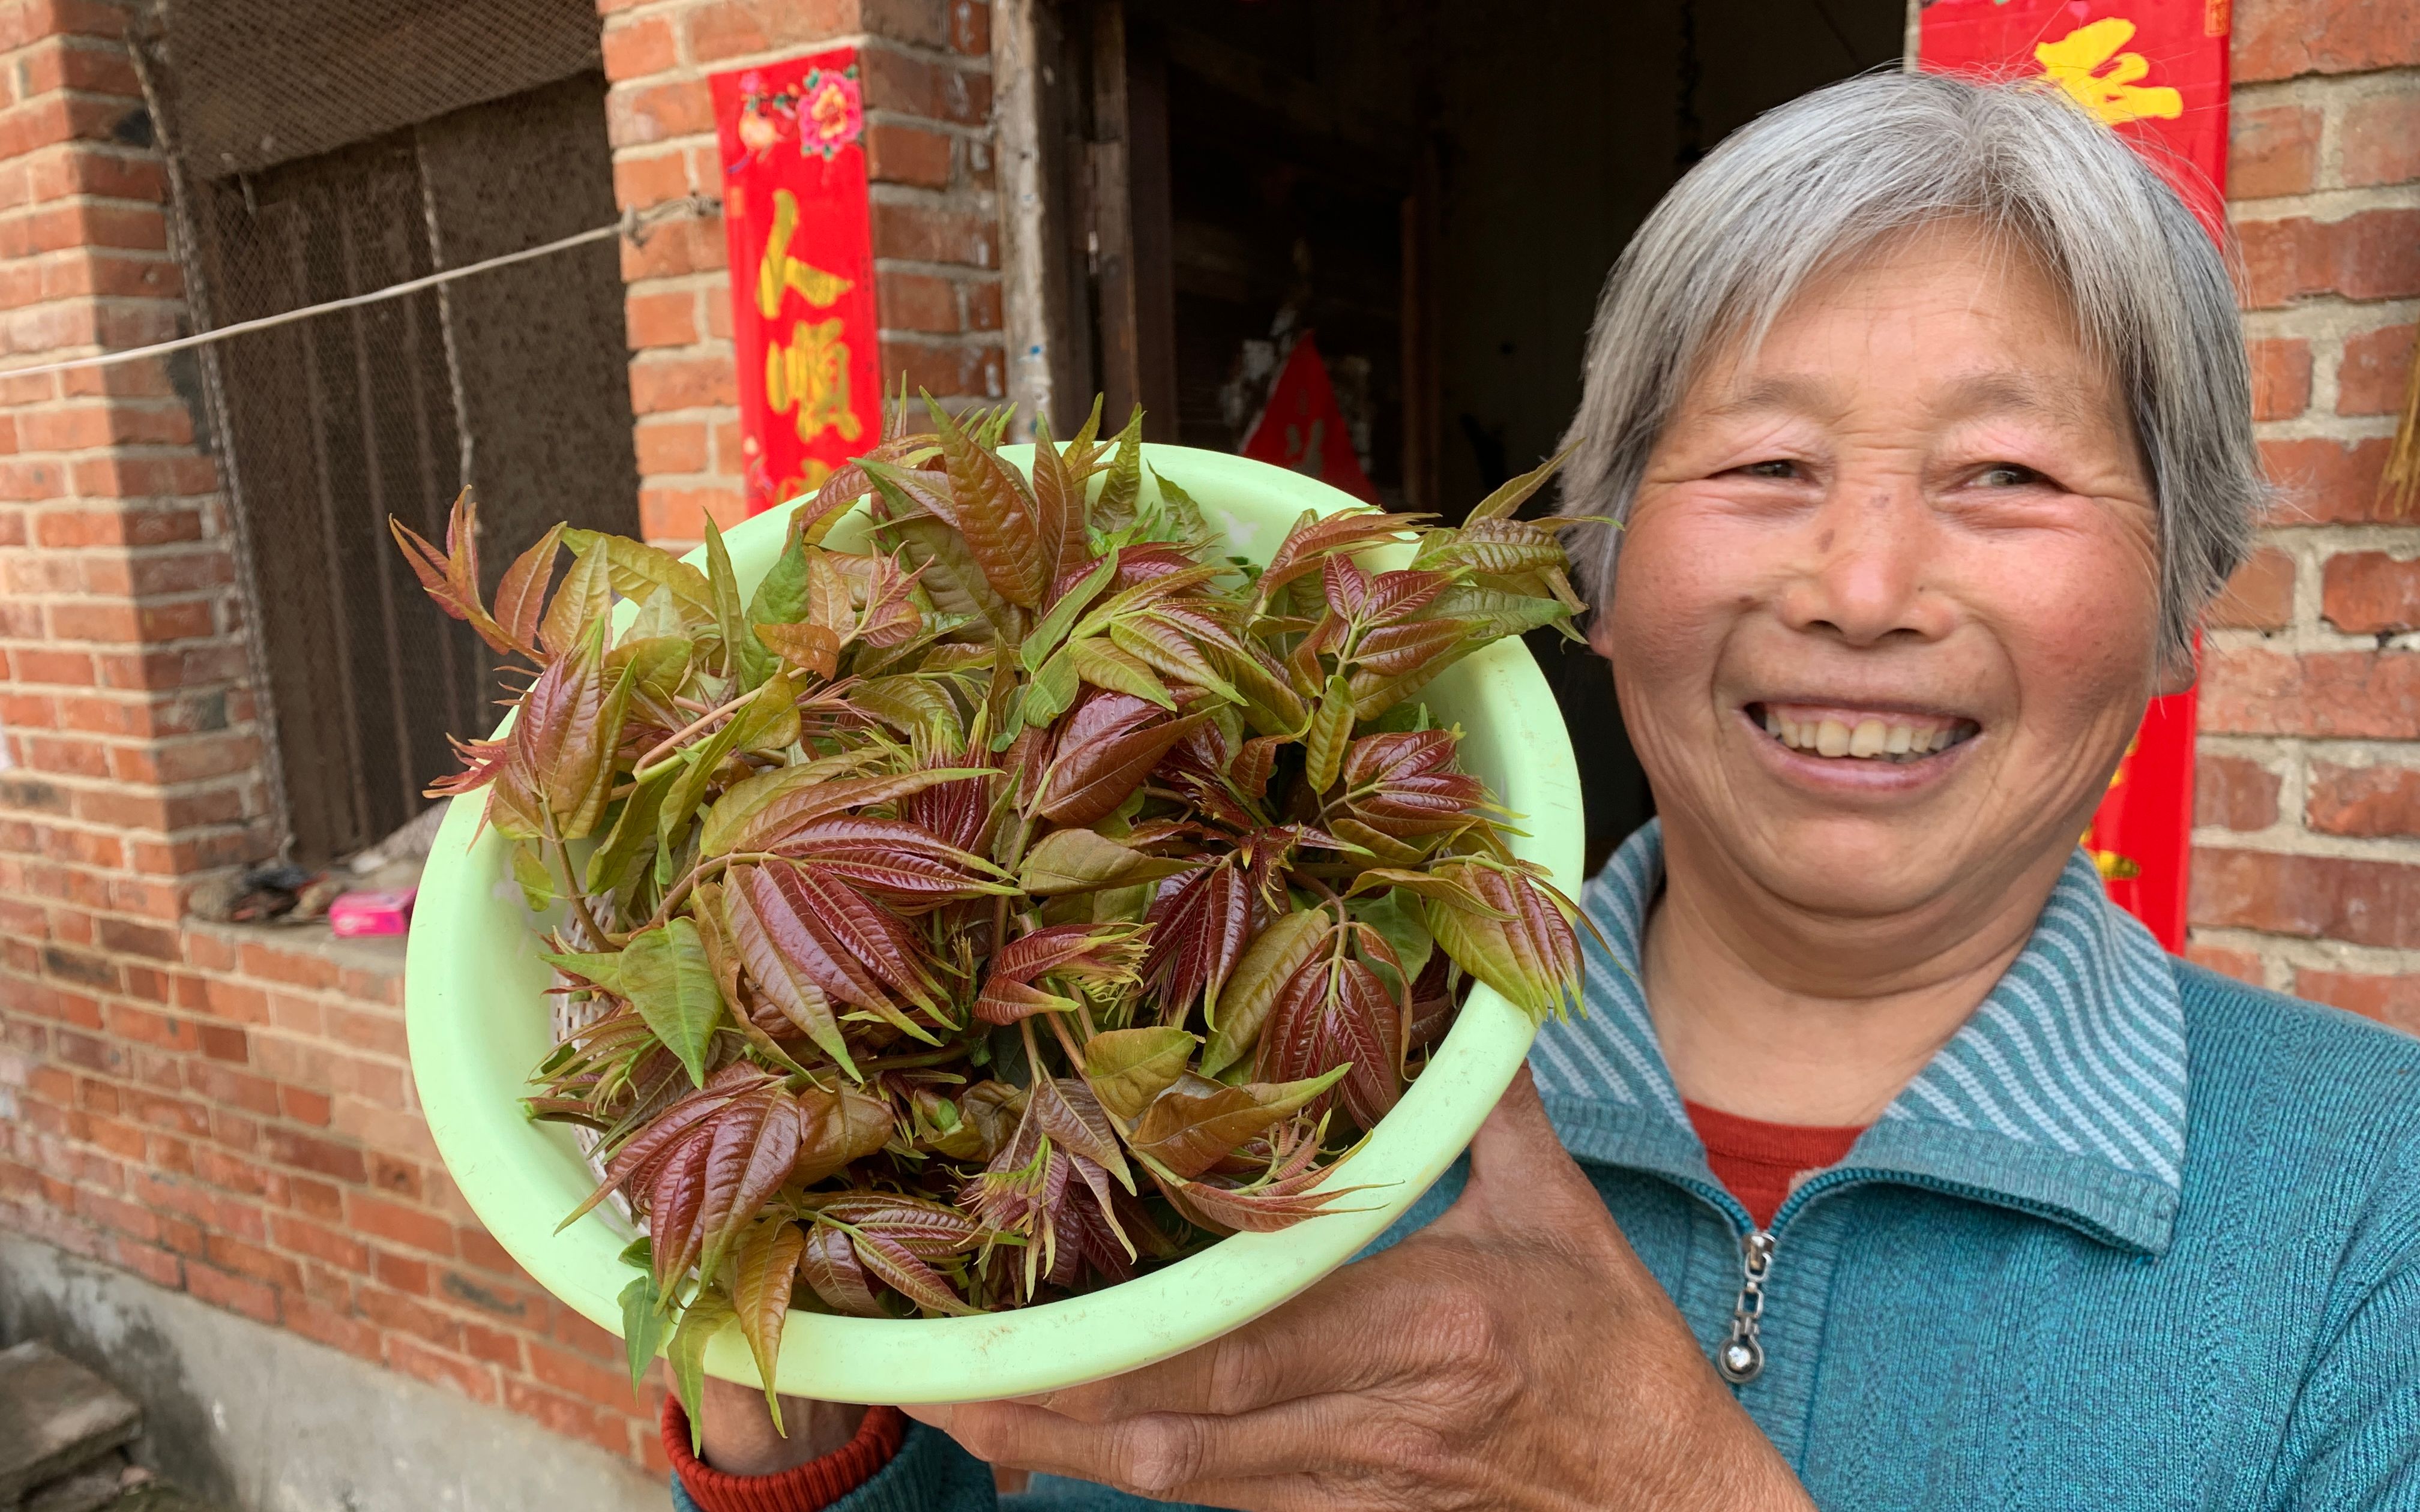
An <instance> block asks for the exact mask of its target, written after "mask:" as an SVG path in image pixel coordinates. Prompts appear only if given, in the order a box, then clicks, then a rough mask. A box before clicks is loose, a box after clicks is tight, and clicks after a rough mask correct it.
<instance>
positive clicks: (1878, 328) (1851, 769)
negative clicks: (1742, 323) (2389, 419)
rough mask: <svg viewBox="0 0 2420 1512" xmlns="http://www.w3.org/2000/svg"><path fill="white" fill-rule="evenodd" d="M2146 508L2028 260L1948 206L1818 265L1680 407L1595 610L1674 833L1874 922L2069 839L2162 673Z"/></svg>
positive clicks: (1999, 882)
mask: <svg viewBox="0 0 2420 1512" xmlns="http://www.w3.org/2000/svg"><path fill="white" fill-rule="evenodd" d="M2155 530H2156V520H2155V515H2154V508H2153V499H2152V489H2151V484H2150V480H2149V476H2148V474H2147V472H2146V470H2145V468H2144V465H2143V461H2142V458H2141V455H2140V453H2139V451H2138V449H2137V447H2136V445H2135V442H2134V438H2133V427H2132V424H2131V422H2130V421H2129V419H2128V416H2127V409H2126V406H2125V404H2124V402H2123V400H2122V398H2121V395H2120V393H2119V392H2118V386H2117V384H2116V382H2115V380H2114V379H2113V378H2112V375H2111V374H2110V373H2109V371H2108V369H2107V364H2106V363H2105V362H2104V361H2102V359H2100V358H2098V357H2096V356H2095V355H2094V354H2092V353H2091V352H2089V351H2087V350H2086V348H2085V347H2083V345H2082V344H2081V342H2080V341H2079V339H2078V337H2077V335H2076V333H2075V331H2074V327H2073V322H2072V321H2071V319H2070V318H2069V316H2068V313H2067V305H2066V302H2065V301H2064V299H2063V297H2062V296H2061V295H2060V293H2059V292H2058V290H2057V288H2056V287H2055V285H2054V284H2053V283H2052V282H2051V281H2050V280H2049V279H2048V278H2046V277H2045V276H2044V275H2043V273H2042V272H2041V270H2040V269H2039V268H2038V267H2037V266H2036V265H2035V263H2034V262H2033V261H2032V259H2031V258H2030V257H2028V256H2026V255H2024V254H2022V253H2019V252H2016V251H2014V250H2012V249H2011V248H2010V247H2009V244H2008V243H2006V242H2003V241H1999V240H1996V239H1990V238H1988V237H1986V236H1984V235H1983V234H1981V233H1979V232H1978V231H1976V230H1973V229H1971V228H1968V227H1966V226H1963V225H1943V226H1936V227H1932V228H1929V229H1927V230H1924V231H1921V232H1918V233H1915V234H1912V235H1907V236H1902V237H1900V238H1898V239H1894V240H1891V241H1887V242H1885V243H1884V244H1883V245H1881V246H1879V247H1877V248H1875V249H1874V250H1873V251H1871V252H1870V253H1869V254H1867V255H1864V256H1862V257H1860V258H1857V259H1855V260H1854V261H1853V262H1851V263H1850V264H1848V265H1847V266H1844V267H1843V268H1842V269H1841V270H1838V271H1837V272H1835V273H1833V274H1830V275H1829V276H1826V277H1824V278H1822V279H1820V280H1818V281H1816V282H1815V283H1813V284H1811V285H1808V287H1807V289H1806V290H1805V291H1804V292H1803V293H1802V294H1801V295H1800V297H1799V298H1798V299H1797V300H1796V301H1795V302H1794V303H1793V304H1792V306H1791V307H1790V308H1789V309H1788V310H1787V311H1785V313H1784V314H1783V315H1782V316H1781V317H1780V318H1779V319H1778V320H1777V321H1776V323H1775V324H1774V326H1773V327H1772V329H1771V330H1770V332H1768V333H1767V334H1766V336H1765V338H1764V339H1763V341H1762V342H1761V344H1760V345H1759V346H1758V347H1756V348H1755V349H1754V350H1752V351H1746V352H1742V351H1740V350H1737V349H1733V350H1732V351H1730V352H1729V353H1728V354H1724V355H1719V356H1717V357H1716V358H1715V359H1714V361H1712V362H1710V363H1707V364H1706V366H1705V369H1704V371H1703V372H1702V373H1701V374H1700V375H1699V377H1698V378H1697V380H1696V381H1695V382H1694V383H1693V384H1692V385H1691V387H1690V388H1689V390H1688V391H1687V393H1685V394H1684V396H1683V399H1682V401H1681V402H1680V404H1679V405H1678V406H1677V407H1676V408H1675V409H1674V411H1673V414H1672V418H1671V420H1670V422H1669V423H1668V425H1667V426H1666V428H1665V432H1664V435H1663V437H1662V439H1661V440H1659V442H1658V444H1657V445H1656V447H1655V449H1654V452H1653V453H1652V455H1651V457H1650V459H1649V462H1648V465H1647V470H1646V473H1645V476H1644V478H1643V480H1642V481H1641V483H1640V485H1639V487H1638V491H1637V498H1636V501H1635V503H1634V506H1633V508H1632V511H1631V515H1630V519H1629V523H1628V526H1627V528H1626V529H1625V531H1624V533H1623V538H1622V543H1621V557H1620V561H1619V565H1618V567H1617V577H1616V581H1615V587H1614V593H1613V595H1612V602H1611V604H1610V606H1609V608H1608V609H1606V612H1604V613H1602V614H1600V615H1599V616H1598V618H1597V624H1596V626H1595V634H1594V640H1595V643H1596V646H1597V649H1598V650H1599V651H1600V652H1602V653H1604V654H1605V655H1606V656H1607V657H1608V659H1610V660H1611V662H1612V664H1613V671H1614V682H1615V686H1616V688H1617V690H1618V692H1619V694H1620V697H1621V709H1622V716H1623V718H1624V720H1625V721H1626V723H1627V725H1628V727H1629V732H1630V735H1631V739H1632V740H1633V742H1634V743H1635V744H1636V746H1637V750H1638V755H1639V760H1640V762H1641V763H1642V764H1644V766H1645V768H1646V771H1647V774H1648V777H1649V779H1650V780H1651V782H1652V785H1653V788H1654V792H1655V798H1656V805H1657V808H1658V810H1659V811H1661V812H1662V813H1663V814H1664V815H1665V816H1666V825H1667V831H1668V841H1669V843H1671V844H1673V845H1674V846H1676V847H1682V846H1685V847H1687V848H1688V849H1689V850H1691V851H1692V852H1693V853H1698V854H1700V855H1702V856H1703V858H1704V860H1705V861H1707V862H1709V863H1712V864H1713V865H1714V866H1716V867H1718V868H1719V869H1720V870H1722V871H1723V872H1728V873H1730V877H1731V878H1732V879H1733V880H1734V881H1735V882H1739V883H1745V884H1749V885H1752V886H1754V887H1758V888H1760V889H1761V890H1762V891H1764V892H1766V893H1768V894H1770V895H1771V896H1773V897H1774V898H1776V899H1777V900H1779V901H1782V902H1784V903H1790V904H1793V905H1795V906H1798V907H1801V908H1806V909H1810V910H1814V911H1817V912H1820V913H1824V914H1836V915H1846V916H1852V917H1860V918H1880V917H1885V916H1890V915H1896V914H1900V913H1906V912H1910V911H1929V910H1939V911H1941V912H1943V913H1944V915H1945V917H1948V918H1958V917H1966V916H1968V915H1969V912H1970V908H1971V907H1973V906H1984V907H1988V906H1989V903H1988V898H1989V897H1990V896H1991V895H1993V894H1994V893H1996V892H1998V891H1999V890H2000V889H2002V888H2003V887H2005V886H2006V885H2007V884H2008V883H2009V882H2010V881H2011V880H2013V879H2014V878H2015V877H2016V876H2017V875H2019V874H2020V873H2024V872H2035V873H2039V872H2040V869H2041V868H2042V867H2044V866H2045V865H2055V862H2053V861H2052V859H2051V858H2052V857H2063V856H2065V854H2066V853H2067V851H2068V850H2069V849H2070V848H2071V847H2072V845H2073V844H2074V842H2075V839H2076V836H2077V835H2078V834H2079V833H2080V832H2081V830H2082V829H2083V827H2084V825H2085V824H2086V821H2087V819H2088V817H2089V815H2090V813H2091V811H2092V809H2093V807H2094V805H2095V804H2096V803H2097V802H2098V800H2099V798H2100V796H2101V794H2102V791H2103V788H2104V785H2105V784H2106V782H2107V780H2108V777H2109V773H2110V770H2111V769H2112V767H2113V766H2114V765H2115V764H2116V763H2117V761H2118V756H2119V755H2120V754H2121V752H2122V751H2123V749H2124V748H2125V744H2126V741H2127V739H2128V737H2129V736H2130V735H2131V734H2132V733H2133V729H2134V727H2135V725H2136V723H2137V722H2138V721H2139V719H2140V718H2141V716H2142V712H2143V706H2144V703H2145V701H2146V698H2147V697H2148V695H2149V693H2150V692H2151V691H2152V690H2153V689H2152V671H2153V668H2154V667H2155V665H2156V663H2157V660H2158V656H2157V644H2158V635H2157V626H2158V606H2157V582H2158V573H2157V568H2156V564H2155V557H2156V549H2155Z"/></svg>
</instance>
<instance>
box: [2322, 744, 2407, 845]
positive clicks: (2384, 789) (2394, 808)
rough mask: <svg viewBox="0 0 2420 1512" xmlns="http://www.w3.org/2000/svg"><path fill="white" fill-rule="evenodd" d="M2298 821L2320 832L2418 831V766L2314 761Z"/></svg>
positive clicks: (2371, 835) (2378, 835) (2384, 834)
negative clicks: (2359, 764)
mask: <svg viewBox="0 0 2420 1512" xmlns="http://www.w3.org/2000/svg"><path fill="white" fill-rule="evenodd" d="M2303 822H2304V824H2306V825H2309V826H2310V827H2311V828H2313V829H2315V830H2318V831H2319V833H2321V834H2323V835H2353V836H2359V837H2362V838H2364V839H2389V838H2397V839H2401V838H2410V837H2413V836H2420V767H2412V766H2398V765H2396V764H2392V763H2387V762H2381V763H2380V764H2377V765H2375V766H2342V765H2338V764H2336V763H2335V762H2325V761H2315V762H2313V763H2312V764H2311V777H2310V790H2309V793H2308V795H2306V796H2305V798H2304V803H2303Z"/></svg>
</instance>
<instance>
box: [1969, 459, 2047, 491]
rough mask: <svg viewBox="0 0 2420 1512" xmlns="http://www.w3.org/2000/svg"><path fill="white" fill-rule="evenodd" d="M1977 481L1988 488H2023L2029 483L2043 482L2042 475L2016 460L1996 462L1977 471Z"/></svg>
mask: <svg viewBox="0 0 2420 1512" xmlns="http://www.w3.org/2000/svg"><path fill="white" fill-rule="evenodd" d="M1975 481H1976V482H1977V483H1979V484H1981V485H1982V486H1985V487H1986V488H2022V487H2024V486H2026V485H2027V484H2033V483H2040V482H2041V481H2042V475H2041V474H2040V473H2039V472H2036V471H2034V470H2033V469H2031V468H2029V467H2021V466H2019V465H2018V464H2017V463H2014V462H1994V463H1993V464H1992V465H1991V466H1990V467H1987V468H1985V469H1984V470H1983V471H1980V472H1978V473H1977V474H1976V475H1975Z"/></svg>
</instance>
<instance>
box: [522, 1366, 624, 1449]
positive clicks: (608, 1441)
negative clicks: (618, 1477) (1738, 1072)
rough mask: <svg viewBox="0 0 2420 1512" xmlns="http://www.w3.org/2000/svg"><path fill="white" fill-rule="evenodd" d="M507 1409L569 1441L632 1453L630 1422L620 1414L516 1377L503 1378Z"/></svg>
mask: <svg viewBox="0 0 2420 1512" xmlns="http://www.w3.org/2000/svg"><path fill="white" fill-rule="evenodd" d="M504 1406H506V1407H507V1408H509V1409H511V1410H512V1411H513V1412H519V1413H520V1415H521V1416H523V1417H526V1418H531V1419H534V1420H535V1421H536V1422H538V1423H541V1424H544V1425H545V1426H546V1427H549V1428H551V1429H552V1430H553V1431H554V1432H557V1433H560V1434H563V1435H564V1436H565V1437H566V1438H574V1439H584V1440H586V1441H588V1442H589V1443H594V1444H597V1446H599V1447H600V1448H603V1449H605V1450H606V1451H608V1452H609V1453H612V1454H616V1455H625V1456H627V1455H628V1453H629V1440H630V1434H629V1428H628V1418H626V1417H625V1416H624V1415H623V1414H621V1413H619V1412H613V1411H610V1410H609V1409H606V1408H603V1407H598V1406H597V1405H595V1404H594V1403H590V1402H585V1401H582V1400H579V1399H578V1398H576V1397H571V1396H564V1395H563V1394H562V1393H560V1392H552V1391H548V1390H546V1389H545V1388H543V1387H540V1386H534V1385H532V1384H530V1383H529V1382H528V1381H524V1380H522V1379H520V1377H517V1376H506V1377H505V1378H504Z"/></svg>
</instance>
